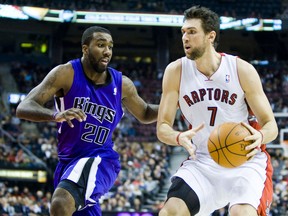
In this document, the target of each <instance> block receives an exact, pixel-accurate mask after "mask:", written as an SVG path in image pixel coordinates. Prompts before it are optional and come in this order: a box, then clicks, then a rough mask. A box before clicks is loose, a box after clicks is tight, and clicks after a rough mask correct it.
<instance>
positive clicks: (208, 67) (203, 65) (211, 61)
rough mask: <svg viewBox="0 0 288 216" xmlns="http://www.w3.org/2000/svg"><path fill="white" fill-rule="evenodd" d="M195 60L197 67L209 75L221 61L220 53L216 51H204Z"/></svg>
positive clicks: (216, 68)
mask: <svg viewBox="0 0 288 216" xmlns="http://www.w3.org/2000/svg"><path fill="white" fill-rule="evenodd" d="M195 62H196V66H197V69H198V70H199V71H200V72H201V73H203V74H204V75H205V76H207V77H210V76H211V75H212V74H214V73H215V72H216V71H217V70H218V68H219V66H220V63H221V55H220V54H219V53H217V52H209V53H205V54H204V55H203V56H202V57H201V58H199V59H197V60H195Z"/></svg>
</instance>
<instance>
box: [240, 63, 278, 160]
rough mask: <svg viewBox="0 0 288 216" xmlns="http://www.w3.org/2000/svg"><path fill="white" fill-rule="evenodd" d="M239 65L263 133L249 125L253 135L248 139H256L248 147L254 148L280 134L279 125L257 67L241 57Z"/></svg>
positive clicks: (247, 95) (252, 107) (248, 99)
mask: <svg viewBox="0 0 288 216" xmlns="http://www.w3.org/2000/svg"><path fill="white" fill-rule="evenodd" d="M237 67H238V68H237V69H238V74H239V79H240V83H241V86H242V88H243V90H244V92H245V97H246V100H247V103H248V105H249V106H250V108H251V110H252V111H253V113H254V114H255V116H256V118H257V120H258V122H259V124H260V126H261V130H260V132H261V133H262V134H261V133H260V132H257V131H256V130H254V129H253V128H252V127H249V128H250V131H251V132H252V133H253V135H252V136H250V137H249V138H248V137H247V140H255V142H254V143H253V144H251V145H250V146H248V147H247V148H248V149H253V148H255V147H257V146H258V147H259V146H260V145H261V144H263V143H269V142H271V141H273V140H274V139H275V138H276V137H277V135H278V127H277V124H276V121H275V118H274V114H273V111H272V109H271V106H270V103H269V101H268V98H267V96H266V95H265V93H264V91H263V87H262V83H261V80H260V77H259V75H258V73H257V71H256V69H255V68H254V67H253V65H251V64H249V63H248V62H246V61H244V60H242V59H239V58H238V59H237ZM261 141H262V142H261ZM248 149H247V150H248ZM252 154H253V152H252ZM247 156H250V155H247Z"/></svg>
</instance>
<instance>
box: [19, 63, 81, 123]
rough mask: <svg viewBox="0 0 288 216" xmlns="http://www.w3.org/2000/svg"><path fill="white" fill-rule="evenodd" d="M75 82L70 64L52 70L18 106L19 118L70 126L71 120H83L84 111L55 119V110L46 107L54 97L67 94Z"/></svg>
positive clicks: (66, 112)
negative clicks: (65, 122)
mask: <svg viewBox="0 0 288 216" xmlns="http://www.w3.org/2000/svg"><path fill="white" fill-rule="evenodd" d="M72 82H73V69H72V66H71V65H70V64H66V65H60V66H57V67H55V68H54V69H52V70H51V71H50V72H49V73H48V74H47V76H46V77H45V78H44V80H43V81H42V82H41V83H40V84H39V85H37V86H36V87H35V88H33V89H32V90H31V92H29V94H28V95H27V96H26V97H25V99H24V100H23V101H22V102H21V103H20V104H19V105H18V107H17V110H16V115H17V117H19V118H22V119H26V120H30V121H35V122H43V121H57V122H61V121H68V124H69V125H70V126H73V125H72V123H71V122H70V120H71V119H73V118H77V119H78V120H79V121H80V120H83V118H85V117H86V115H85V114H84V113H83V111H82V110H79V109H75V108H72V109H69V110H66V111H65V112H62V113H59V114H57V116H56V118H55V119H54V118H53V114H54V110H50V109H48V108H46V107H45V104H46V103H47V102H48V101H50V100H52V99H53V97H54V95H59V94H61V95H62V96H63V95H64V94H66V93H67V92H68V91H69V89H70V87H71V84H72Z"/></svg>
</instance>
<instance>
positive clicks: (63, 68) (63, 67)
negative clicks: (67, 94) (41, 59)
mask: <svg viewBox="0 0 288 216" xmlns="http://www.w3.org/2000/svg"><path fill="white" fill-rule="evenodd" d="M51 73H56V74H57V75H58V76H67V75H73V73H74V70H73V66H72V64H71V63H70V62H67V63H64V64H58V65H56V66H54V67H53V68H52V70H51Z"/></svg>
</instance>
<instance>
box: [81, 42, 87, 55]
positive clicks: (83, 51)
mask: <svg viewBox="0 0 288 216" xmlns="http://www.w3.org/2000/svg"><path fill="white" fill-rule="evenodd" d="M82 53H83V54H87V53H88V46H87V45H86V44H84V45H82Z"/></svg>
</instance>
